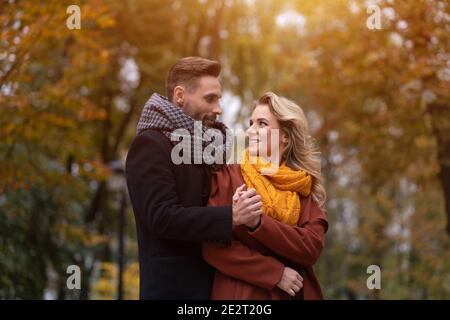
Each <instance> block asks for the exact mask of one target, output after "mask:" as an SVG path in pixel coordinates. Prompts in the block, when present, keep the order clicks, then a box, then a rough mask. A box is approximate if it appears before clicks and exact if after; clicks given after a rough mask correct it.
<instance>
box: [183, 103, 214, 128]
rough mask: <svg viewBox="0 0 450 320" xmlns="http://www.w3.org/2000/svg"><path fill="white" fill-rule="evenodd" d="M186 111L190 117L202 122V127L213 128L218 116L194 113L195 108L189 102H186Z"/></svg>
mask: <svg viewBox="0 0 450 320" xmlns="http://www.w3.org/2000/svg"><path fill="white" fill-rule="evenodd" d="M184 109H185V110H186V111H187V113H188V115H189V116H191V118H193V119H194V120H195V121H201V122H202V125H203V126H205V127H208V128H212V127H213V125H214V122H216V119H217V116H215V115H214V114H207V115H202V114H198V113H195V112H194V108H192V105H191V104H190V103H189V102H187V101H186V102H185V105H184Z"/></svg>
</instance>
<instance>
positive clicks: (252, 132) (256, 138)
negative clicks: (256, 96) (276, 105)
mask: <svg viewBox="0 0 450 320" xmlns="http://www.w3.org/2000/svg"><path fill="white" fill-rule="evenodd" d="M275 130H278V133H279V139H278V140H277V141H275V142H277V144H278V146H277V145H275V146H272V135H273V134H274V131H275ZM247 135H248V137H249V153H250V155H252V156H267V157H271V156H272V153H273V151H278V154H279V157H280V158H281V156H282V152H283V150H284V148H285V147H286V144H287V137H286V134H285V133H284V132H283V131H282V130H281V128H280V124H279V122H278V120H277V118H276V117H275V116H274V115H273V114H272V113H271V112H270V109H269V106H268V105H265V104H259V105H257V106H256V107H255V109H254V110H253V113H252V116H251V118H250V127H249V128H248V129H247ZM272 147H273V148H274V149H273V150H272ZM264 151H265V152H264ZM278 160H280V159H278Z"/></svg>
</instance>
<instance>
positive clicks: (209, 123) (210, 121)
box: [202, 115, 216, 128]
mask: <svg viewBox="0 0 450 320" xmlns="http://www.w3.org/2000/svg"><path fill="white" fill-rule="evenodd" d="M214 122H216V116H215V115H205V116H203V119H202V123H203V125H204V126H205V127H208V128H212V127H213V125H214Z"/></svg>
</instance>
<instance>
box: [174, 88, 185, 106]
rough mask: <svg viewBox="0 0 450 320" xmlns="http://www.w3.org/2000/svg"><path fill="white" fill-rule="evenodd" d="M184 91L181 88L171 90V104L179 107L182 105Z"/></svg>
mask: <svg viewBox="0 0 450 320" xmlns="http://www.w3.org/2000/svg"><path fill="white" fill-rule="evenodd" d="M184 90H185V89H184V87H183V86H176V87H175V88H174V89H173V103H174V104H176V105H177V106H179V107H183V105H184Z"/></svg>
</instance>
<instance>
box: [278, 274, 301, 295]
mask: <svg viewBox="0 0 450 320" xmlns="http://www.w3.org/2000/svg"><path fill="white" fill-rule="evenodd" d="M277 287H279V288H280V289H281V290H283V291H285V292H287V293H288V294H289V295H290V296H292V297H294V296H295V295H296V294H297V293H298V292H299V291H300V289H301V288H303V278H302V276H301V275H300V274H299V273H298V272H297V271H295V270H294V269H291V268H289V267H285V268H284V271H283V276H282V277H281V280H280V282H279V283H278V284H277Z"/></svg>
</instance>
